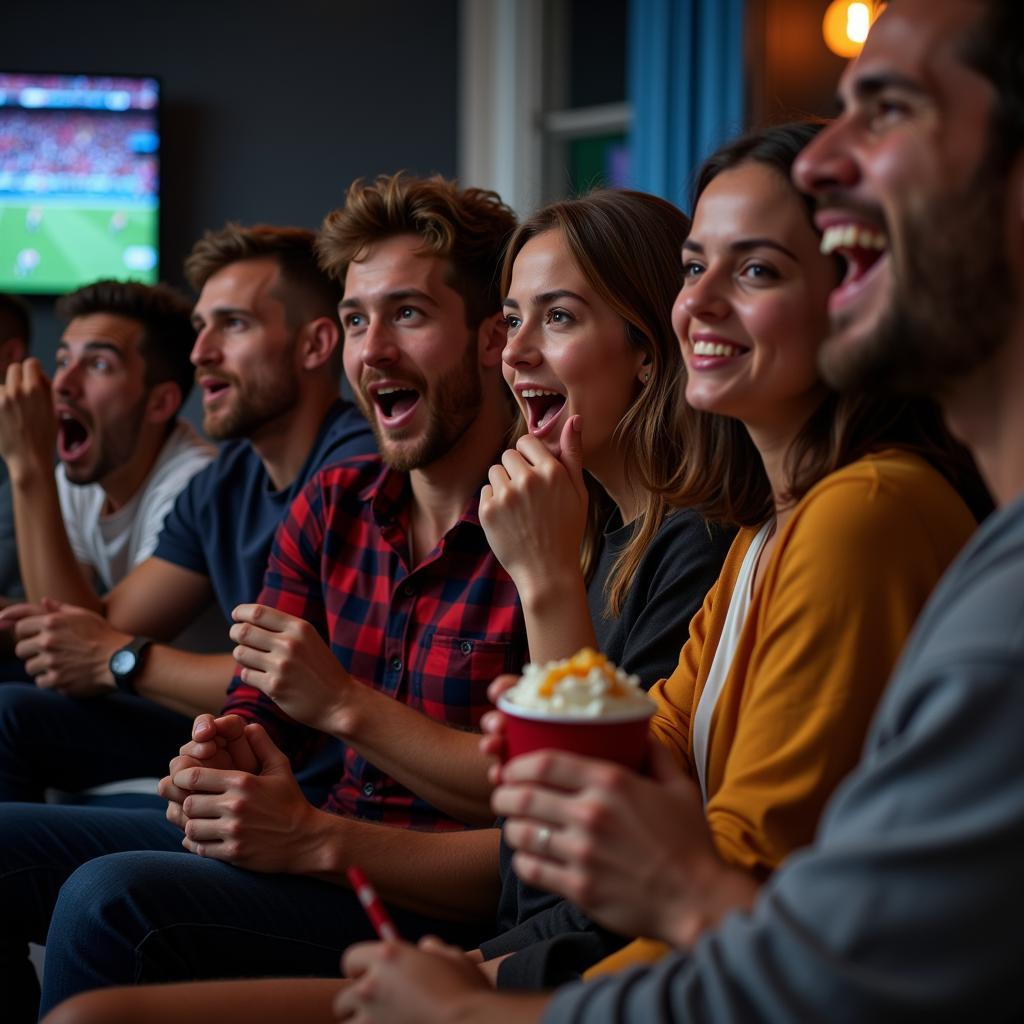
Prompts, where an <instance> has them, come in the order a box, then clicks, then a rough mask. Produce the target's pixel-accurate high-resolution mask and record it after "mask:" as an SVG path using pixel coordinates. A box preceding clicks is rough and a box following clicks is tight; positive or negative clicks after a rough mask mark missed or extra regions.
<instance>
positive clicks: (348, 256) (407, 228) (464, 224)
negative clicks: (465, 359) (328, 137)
mask: <svg viewBox="0 0 1024 1024" xmlns="http://www.w3.org/2000/svg"><path fill="white" fill-rule="evenodd" d="M515 226H516V215H515V214H514V213H513V212H512V210H511V209H509V207H507V206H506V205H505V204H504V203H503V202H502V201H501V198H500V197H499V196H498V194H497V193H496V192H491V191H489V190H487V189H481V188H466V189H460V188H459V187H458V185H457V184H456V183H455V182H454V181H449V180H447V179H445V178H442V177H440V176H439V175H438V176H435V177H432V178H413V177H410V176H409V175H406V174H405V173H404V172H401V171H400V172H399V173H397V174H393V175H390V176H388V175H381V176H380V177H378V178H377V179H376V180H375V181H372V182H365V181H363V180H362V179H361V178H357V179H356V180H355V181H354V182H352V184H351V185H350V186H349V188H348V192H347V193H346V195H345V205H344V206H342V207H340V208H339V209H337V210H334V211H332V212H331V213H329V214H328V215H327V217H326V219H325V220H324V223H323V226H322V227H321V229H320V236H319V238H318V240H317V252H318V253H319V255H320V265H321V266H322V267H323V269H324V270H325V271H326V272H327V273H328V274H330V275H331V277H333V278H334V279H335V280H336V281H338V282H340V283H342V284H344V281H345V274H346V272H347V271H348V266H349V264H350V263H354V262H359V261H360V260H361V259H364V258H365V255H366V250H367V249H368V248H369V246H371V245H373V243H374V242H378V241H381V240H383V239H385V238H392V237H394V236H395V235H406V234H408V235H417V236H419V238H421V239H422V240H423V248H424V250H425V251H427V252H430V253H433V254H434V255H436V256H441V257H443V258H444V259H447V260H448V261H449V263H450V266H451V270H450V274H449V276H448V279H447V281H448V284H449V285H451V287H452V288H453V289H454V290H455V291H456V292H458V293H459V295H460V296H462V300H463V302H464V303H465V306H466V326H467V327H469V328H471V329H473V328H476V327H478V326H479V325H480V323H481V322H482V321H483V320H484V319H486V318H487V317H489V316H491V315H492V314H494V313H496V312H498V310H499V309H500V308H501V293H500V290H499V287H498V268H499V266H500V264H501V256H502V253H503V252H504V249H505V243H506V242H507V241H508V237H509V235H511V234H512V231H513V230H514V229H515Z"/></svg>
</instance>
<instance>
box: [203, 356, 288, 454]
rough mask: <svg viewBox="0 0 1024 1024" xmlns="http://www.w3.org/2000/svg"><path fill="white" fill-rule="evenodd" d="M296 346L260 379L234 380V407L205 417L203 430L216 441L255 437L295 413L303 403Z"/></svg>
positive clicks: (232, 380) (263, 373)
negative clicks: (244, 382) (276, 421)
mask: <svg viewBox="0 0 1024 1024" xmlns="http://www.w3.org/2000/svg"><path fill="white" fill-rule="evenodd" d="M294 351H295V346H294V343H293V344H291V345H289V346H288V347H287V348H286V350H285V351H284V352H283V353H282V355H281V358H280V360H279V361H278V363H277V365H276V366H275V367H273V368H267V369H265V370H264V371H263V372H262V373H261V374H260V376H259V377H258V378H254V379H253V380H251V381H250V382H249V383H248V384H245V385H243V384H241V383H240V381H239V379H238V378H237V377H232V378H231V386H232V387H233V388H234V391H235V394H234V404H233V405H232V406H231V408H229V409H225V410H223V411H221V412H220V413H207V414H206V415H205V416H204V417H203V430H204V432H205V433H206V435H207V437H209V438H210V440H212V441H234V440H238V439H240V438H247V439H251V438H253V437H255V436H256V435H257V434H258V433H259V432H260V431H261V430H262V429H263V428H264V427H266V426H267V424H268V423H272V422H273V421H274V420H277V419H280V418H281V417H283V416H285V415H286V414H287V413H290V412H292V410H294V409H295V407H296V406H297V405H298V402H299V377H298V373H297V371H296V370H295V367H294V365H293V363H292V354H293V352H294Z"/></svg>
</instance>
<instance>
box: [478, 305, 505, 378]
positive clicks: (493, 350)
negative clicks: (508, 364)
mask: <svg viewBox="0 0 1024 1024" xmlns="http://www.w3.org/2000/svg"><path fill="white" fill-rule="evenodd" d="M476 337H477V348H478V349H479V352H480V365H481V366H486V367H491V366H500V365H501V353H502V352H504V351H505V342H506V340H507V337H508V324H507V323H506V322H505V314H504V313H493V314H492V315H491V316H489V317H486V318H485V319H484V320H482V321H481V323H480V326H479V327H478V328H477V336H476Z"/></svg>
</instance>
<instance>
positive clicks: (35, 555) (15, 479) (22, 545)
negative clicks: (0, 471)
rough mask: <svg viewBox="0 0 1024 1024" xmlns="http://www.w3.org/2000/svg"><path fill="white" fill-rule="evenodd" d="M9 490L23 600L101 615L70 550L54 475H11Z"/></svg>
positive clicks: (24, 470)
mask: <svg viewBox="0 0 1024 1024" xmlns="http://www.w3.org/2000/svg"><path fill="white" fill-rule="evenodd" d="M11 485H12V486H11V493H12V503H13V506H14V524H15V530H16V534H17V542H18V564H19V566H20V568H21V579H22V583H23V585H24V587H25V594H26V597H27V599H28V600H29V601H31V602H38V601H40V600H41V599H42V598H44V597H52V598H55V599H56V600H58V601H63V602H64V603H65V604H74V605H78V606H79V607H81V608H88V609H90V610H91V611H95V612H99V613H100V614H103V602H102V601H101V600H100V598H99V596H98V595H97V594H96V591H95V590H94V589H93V588H92V585H91V584H90V583H89V581H88V580H86V579H85V578H84V577H83V575H82V571H81V569H80V568H79V565H78V560H77V559H76V557H75V554H74V552H73V551H72V550H71V543H70V542H69V541H68V535H67V531H66V529H65V528H64V517H63V516H62V514H61V510H60V499H59V498H58V497H57V484H56V482H55V481H54V478H53V470H52V469H47V471H45V472H44V471H43V470H42V469H40V468H38V467H36V468H30V467H27V466H26V467H20V468H18V469H12V471H11Z"/></svg>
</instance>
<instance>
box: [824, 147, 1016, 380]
mask: <svg viewBox="0 0 1024 1024" xmlns="http://www.w3.org/2000/svg"><path fill="white" fill-rule="evenodd" d="M939 225H941V227H940V228H939V227H938V226H939ZM896 236H898V237H899V239H900V240H901V251H900V253H899V255H898V256H897V253H896V251H891V252H890V256H889V258H890V259H891V260H892V261H893V265H892V271H891V272H892V275H893V280H892V287H891V293H892V294H891V301H890V302H889V304H888V310H887V312H886V313H885V314H884V315H883V316H882V317H881V318H880V319H879V320H878V322H877V324H876V326H875V327H874V328H873V329H871V330H870V334H869V335H868V336H867V337H865V338H863V339H860V340H859V341H857V342H850V341H846V342H844V341H842V339H841V332H842V331H844V330H846V329H850V326H851V325H850V324H848V323H842V322H840V323H837V324H835V325H834V327H835V335H834V337H835V340H834V341H832V340H827V341H826V342H825V344H824V345H823V346H822V351H821V360H820V361H821V370H822V374H823V376H824V377H825V379H826V380H827V381H828V382H829V383H830V384H831V385H832V386H833V387H837V388H840V389H844V390H872V391H878V390H883V391H886V392H890V393H893V394H904V395H934V396H941V395H943V394H945V393H946V392H948V390H949V389H950V388H951V387H952V386H954V385H955V383H956V381H957V380H958V379H960V378H963V377H964V376H966V375H968V374H970V373H971V372H972V371H973V370H975V369H977V368H978V367H979V366H980V365H982V364H983V363H985V362H986V361H988V360H989V359H990V358H991V357H992V356H993V355H994V354H995V352H997V351H998V349H999V348H1000V347H1001V346H1002V345H1003V344H1004V343H1005V342H1006V340H1007V338H1008V337H1009V334H1010V329H1011V324H1012V322H1013V312H1014V302H1015V298H1014V285H1013V277H1012V272H1011V268H1010V261H1009V255H1008V251H1007V239H1006V182H1005V179H1004V178H1003V176H1002V175H1000V174H998V173H996V172H995V171H994V170H993V169H992V168H991V166H990V165H989V163H988V162H987V163H986V164H985V165H983V166H982V167H981V168H980V169H979V172H978V173H977V174H976V175H975V177H974V179H973V181H972V182H971V184H970V185H968V187H967V188H966V189H965V190H964V191H963V192H962V193H960V194H957V195H946V196H943V197H941V198H940V199H937V200H935V201H933V202H932V203H930V204H929V205H928V208H927V209H926V210H919V211H917V212H916V213H914V214H911V215H907V216H906V217H904V218H903V221H902V223H901V224H900V225H899V226H898V230H897V232H896ZM892 237H894V236H893V235H892V234H890V238H892Z"/></svg>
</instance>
